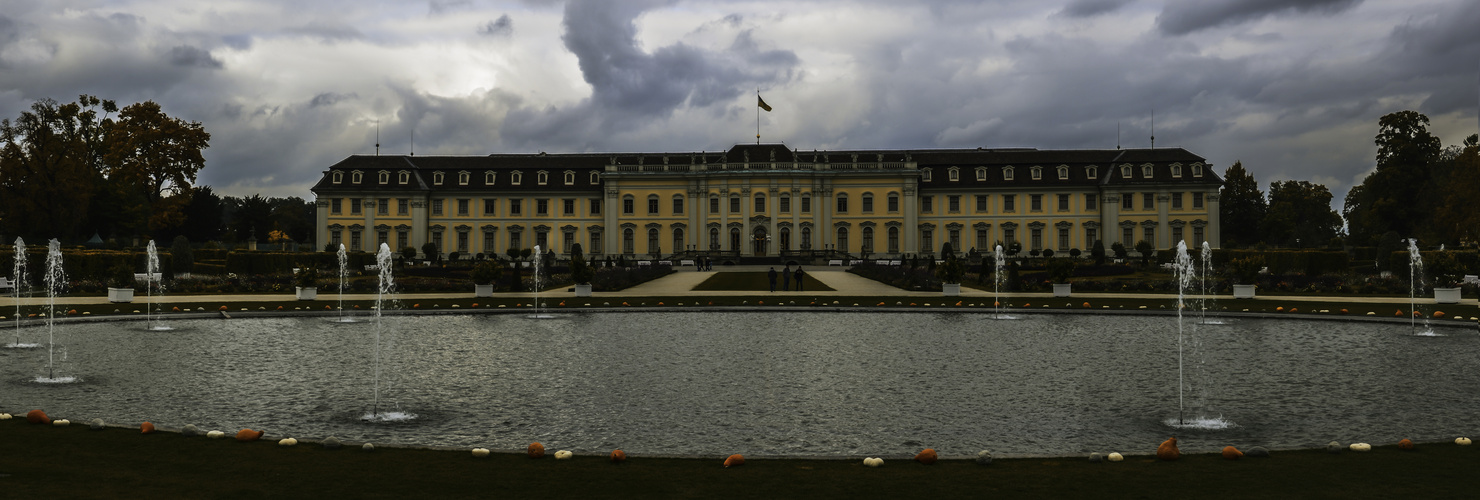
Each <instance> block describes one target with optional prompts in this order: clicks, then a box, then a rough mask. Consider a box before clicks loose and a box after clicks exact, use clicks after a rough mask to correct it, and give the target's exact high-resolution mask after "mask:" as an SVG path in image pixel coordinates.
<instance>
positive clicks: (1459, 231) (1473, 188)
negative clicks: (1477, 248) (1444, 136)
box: [1431, 134, 1480, 245]
mask: <svg viewBox="0 0 1480 500" xmlns="http://www.w3.org/2000/svg"><path fill="white" fill-rule="evenodd" d="M1448 163H1449V166H1448V168H1447V169H1446V170H1447V172H1446V173H1445V175H1444V180H1443V181H1442V182H1440V183H1439V185H1440V186H1441V187H1440V188H1439V192H1438V193H1437V196H1436V198H1439V199H1440V200H1441V202H1440V203H1439V205H1438V208H1437V209H1436V210H1435V211H1434V216H1433V218H1432V219H1431V227H1432V233H1434V234H1435V235H1436V236H1438V237H1439V238H1440V241H1443V242H1446V243H1451V244H1459V243H1466V242H1467V243H1469V244H1470V245H1474V244H1476V243H1477V242H1480V210H1477V209H1476V205H1480V135H1476V134H1470V136H1469V137H1466V138H1465V145H1464V149H1462V150H1460V151H1459V152H1457V154H1455V155H1454V156H1453V158H1452V159H1450V160H1449V161H1448Z"/></svg>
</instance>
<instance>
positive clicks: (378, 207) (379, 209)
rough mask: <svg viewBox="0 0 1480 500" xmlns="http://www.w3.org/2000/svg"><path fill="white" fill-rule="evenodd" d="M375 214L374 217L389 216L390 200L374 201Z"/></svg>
mask: <svg viewBox="0 0 1480 500" xmlns="http://www.w3.org/2000/svg"><path fill="white" fill-rule="evenodd" d="M375 214H376V215H390V214H391V200H390V198H381V199H378V200H375Z"/></svg>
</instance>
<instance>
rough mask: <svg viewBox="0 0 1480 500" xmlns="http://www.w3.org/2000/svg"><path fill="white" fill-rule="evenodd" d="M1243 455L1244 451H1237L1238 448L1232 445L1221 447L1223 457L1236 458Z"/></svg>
mask: <svg viewBox="0 0 1480 500" xmlns="http://www.w3.org/2000/svg"><path fill="white" fill-rule="evenodd" d="M1243 457H1244V452H1242V451H1238V448H1234V447H1232V446H1224V447H1223V458H1226V459H1228V460H1238V459H1240V458H1243Z"/></svg>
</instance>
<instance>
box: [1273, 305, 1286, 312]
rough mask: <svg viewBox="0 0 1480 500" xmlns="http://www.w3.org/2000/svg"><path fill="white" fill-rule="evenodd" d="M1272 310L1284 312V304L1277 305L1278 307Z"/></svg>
mask: <svg viewBox="0 0 1480 500" xmlns="http://www.w3.org/2000/svg"><path fill="white" fill-rule="evenodd" d="M1274 312H1285V306H1279V307H1276V308H1274Z"/></svg>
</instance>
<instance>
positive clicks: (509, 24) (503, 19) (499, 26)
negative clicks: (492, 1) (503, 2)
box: [478, 14, 514, 37]
mask: <svg viewBox="0 0 1480 500" xmlns="http://www.w3.org/2000/svg"><path fill="white" fill-rule="evenodd" d="M478 34H479V35H487V36H504V37H506V36H510V35H513V34H514V20H513V19H509V15H508V14H504V15H502V16H499V17H498V19H495V20H492V21H489V22H488V24H484V25H482V26H479V27H478Z"/></svg>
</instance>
